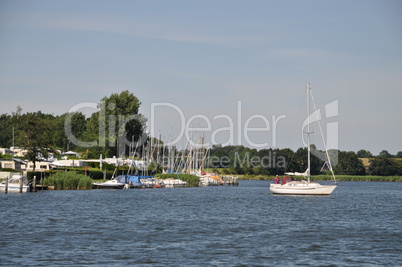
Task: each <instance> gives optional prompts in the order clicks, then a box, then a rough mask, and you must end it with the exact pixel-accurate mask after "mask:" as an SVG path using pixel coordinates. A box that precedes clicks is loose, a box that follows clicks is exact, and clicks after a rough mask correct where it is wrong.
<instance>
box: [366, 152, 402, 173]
mask: <svg viewBox="0 0 402 267" xmlns="http://www.w3.org/2000/svg"><path fill="white" fill-rule="evenodd" d="M368 172H369V174H370V175H380V176H392V175H400V174H402V172H401V167H400V166H399V164H398V163H397V162H396V161H395V160H394V159H391V158H388V157H385V156H378V157H376V158H373V159H371V160H370V165H369V168H368Z"/></svg>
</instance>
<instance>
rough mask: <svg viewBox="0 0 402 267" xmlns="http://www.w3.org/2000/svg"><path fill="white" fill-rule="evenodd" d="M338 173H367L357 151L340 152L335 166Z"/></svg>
mask: <svg viewBox="0 0 402 267" xmlns="http://www.w3.org/2000/svg"><path fill="white" fill-rule="evenodd" d="M334 172H335V173H336V174H341V175H342V174H343V175H365V174H366V171H365V169H364V165H363V162H362V161H361V160H360V159H359V157H358V156H357V154H355V152H353V151H350V152H346V151H340V152H339V153H338V164H337V165H336V166H334Z"/></svg>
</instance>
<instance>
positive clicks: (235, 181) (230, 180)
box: [222, 176, 239, 186]
mask: <svg viewBox="0 0 402 267" xmlns="http://www.w3.org/2000/svg"><path fill="white" fill-rule="evenodd" d="M222 180H223V184H224V185H229V186H230V185H232V186H237V185H239V177H237V176H222Z"/></svg>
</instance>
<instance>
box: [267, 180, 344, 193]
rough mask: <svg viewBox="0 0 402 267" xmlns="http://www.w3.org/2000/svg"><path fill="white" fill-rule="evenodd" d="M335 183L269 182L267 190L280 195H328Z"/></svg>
mask: <svg viewBox="0 0 402 267" xmlns="http://www.w3.org/2000/svg"><path fill="white" fill-rule="evenodd" d="M335 188H336V185H321V184H319V183H307V182H290V183H286V184H284V185H282V184H271V186H270V187H269V190H270V191H271V192H272V193H273V194H281V195H330V194H331V193H332V191H334V189H335Z"/></svg>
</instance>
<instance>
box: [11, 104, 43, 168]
mask: <svg viewBox="0 0 402 267" xmlns="http://www.w3.org/2000/svg"><path fill="white" fill-rule="evenodd" d="M19 128H20V129H19V137H18V138H19V144H22V146H23V147H24V148H25V149H26V150H27V154H26V158H27V159H28V160H30V161H32V162H33V166H34V167H33V170H35V167H36V161H38V160H39V159H41V158H46V157H48V152H49V151H51V149H50V146H51V142H50V139H49V135H50V127H49V121H47V120H46V119H45V118H44V116H43V113H41V112H40V111H39V112H36V113H26V114H24V115H23V116H21V123H20V126H19Z"/></svg>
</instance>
